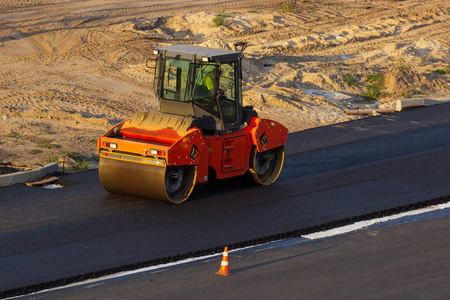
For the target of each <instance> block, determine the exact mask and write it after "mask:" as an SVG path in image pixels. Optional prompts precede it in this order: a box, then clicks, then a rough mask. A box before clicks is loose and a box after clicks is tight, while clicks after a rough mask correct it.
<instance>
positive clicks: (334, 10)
mask: <svg viewBox="0 0 450 300" xmlns="http://www.w3.org/2000/svg"><path fill="white" fill-rule="evenodd" d="M56 2H57V1H51V0H47V1H44V0H42V1H39V0H36V1H29V2H27V3H26V4H21V5H18V4H17V3H18V1H15V0H6V2H5V4H2V7H1V8H0V25H1V26H0V57H1V58H2V64H1V66H0V81H1V82H2V86H1V88H0V155H1V156H0V161H1V162H8V161H13V162H20V163H28V164H33V163H44V162H45V161H49V160H52V159H55V158H56V157H58V156H60V155H62V153H64V152H73V153H76V154H77V155H79V156H82V157H85V158H88V159H93V160H95V157H96V156H95V140H96V139H97V137H98V136H100V135H101V133H102V132H104V131H105V130H106V129H107V128H108V127H110V126H111V124H114V123H116V122H118V121H120V120H122V119H124V118H127V117H129V116H131V115H132V113H133V112H134V111H136V110H157V109H158V103H157V101H156V99H155V98H154V95H153V93H152V89H151V82H152V80H153V78H152V74H151V70H150V69H147V68H146V67H145V59H146V58H147V57H149V56H150V50H151V48H152V47H154V46H157V45H164V44H173V43H188V44H198V45H206V46H209V47H219V48H224V49H235V47H234V43H236V42H241V41H246V42H248V43H249V44H248V45H249V46H248V47H247V49H246V50H245V60H244V63H243V65H244V101H245V103H246V104H249V105H253V106H254V107H255V109H256V110H257V111H258V113H259V114H260V116H262V117H270V118H273V119H275V120H278V121H280V122H282V123H284V124H285V125H286V126H287V127H288V128H289V130H290V131H298V130H304V129H308V128H312V127H316V126H323V125H328V124H333V123H337V122H343V121H346V120H349V117H348V116H346V115H344V114H343V109H344V108H345V107H346V105H347V104H349V103H351V104H353V105H360V106H370V107H372V108H377V107H392V106H393V105H394V100H396V99H397V98H407V97H414V96H421V97H426V98H430V99H449V97H450V96H449V95H450V92H449V90H450V84H449V82H450V80H449V78H450V75H449V74H440V73H436V72H431V71H430V70H436V69H441V70H448V69H450V66H449V63H450V53H449V46H450V39H449V28H450V19H449V15H450V14H449V13H450V3H448V1H432V2H431V1H429V2H427V3H424V2H423V1H419V0H407V1H365V2H364V4H361V3H360V1H350V0H348V1H344V0H341V1H334V2H321V1H302V2H298V4H297V11H296V12H291V13H288V12H284V11H282V10H280V9H278V8H277V5H276V2H277V1H266V2H264V5H263V4H261V3H259V2H258V3H256V2H255V1H235V2H236V4H235V5H233V4H224V7H225V13H226V14H227V17H226V18H225V21H224V23H223V25H222V26H219V27H214V26H213V22H212V19H213V18H214V17H216V16H217V14H218V13H219V12H220V8H221V7H222V6H223V5H222V4H221V3H220V2H221V1H217V3H216V2H215V3H211V1H198V2H195V3H194V2H189V5H187V4H183V3H181V4H166V5H162V4H157V1H147V5H143V4H142V3H141V2H140V1H123V2H122V1H112V0H110V1H108V0H98V1H95V0H92V1H81V2H78V1H74V3H64V4H57V3H56ZM380 78H382V79H383V80H382V81H379V80H380ZM373 80H378V81H373ZM375 85H377V86H378V87H379V88H380V89H378V90H375V92H376V91H378V93H379V94H378V96H380V97H377V98H379V99H376V100H370V101H368V100H367V99H365V98H363V97H362V96H361V94H363V93H367V91H368V90H369V89H370V88H371V86H375ZM381 95H382V96H383V98H381Z"/></svg>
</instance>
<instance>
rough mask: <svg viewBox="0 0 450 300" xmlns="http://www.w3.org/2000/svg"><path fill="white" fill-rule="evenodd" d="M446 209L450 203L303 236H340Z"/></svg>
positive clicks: (308, 237) (309, 237)
mask: <svg viewBox="0 0 450 300" xmlns="http://www.w3.org/2000/svg"><path fill="white" fill-rule="evenodd" d="M446 208H450V202H447V203H443V204H439V205H433V206H429V207H425V208H421V209H417V210H412V211H408V212H404V213H400V214H396V215H392V216H388V217H383V218H377V219H373V220H367V221H360V222H356V223H353V224H350V225H346V226H342V227H338V228H333V229H330V230H326V231H320V232H315V233H311V234H307V235H303V236H302V237H304V238H306V239H310V240H315V239H321V238H325V237H331V236H335V235H340V234H344V233H348V232H351V231H355V230H359V229H362V228H366V227H369V226H371V225H375V224H379V223H384V222H387V221H392V220H397V219H400V218H403V217H409V216H415V215H420V214H423V213H427V212H431V211H435V210H439V209H446Z"/></svg>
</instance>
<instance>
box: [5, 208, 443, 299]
mask: <svg viewBox="0 0 450 300" xmlns="http://www.w3.org/2000/svg"><path fill="white" fill-rule="evenodd" d="M447 208H450V202H447V203H444V204H439V205H433V206H430V207H426V208H422V209H417V210H413V211H408V212H404V213H400V214H396V215H391V216H388V217H383V218H377V219H373V220H368V221H361V222H356V223H354V224H350V225H346V226H342V227H338V228H335V229H331V230H326V231H321V232H315V233H311V234H307V235H304V236H302V237H297V238H291V239H285V240H278V241H272V242H268V243H264V244H259V245H253V246H248V247H244V248H239V249H233V250H229V251H228V252H229V253H233V252H237V251H243V250H247V249H252V248H259V249H256V250H254V252H256V251H262V250H266V249H270V248H272V246H274V247H276V246H275V244H277V243H278V244H280V243H286V242H288V243H289V241H291V242H293V243H294V244H295V243H298V242H299V241H300V242H304V241H305V239H306V241H307V240H315V239H320V238H326V237H331V236H335V235H340V234H345V233H348V232H352V231H356V230H359V229H362V228H366V227H369V226H371V225H375V224H380V223H384V222H388V221H392V220H397V219H400V218H404V217H409V216H415V215H420V214H424V213H428V212H433V211H437V210H442V209H447ZM269 244H272V245H271V246H270V247H267V246H268V245H269ZM261 247H267V248H262V249H261ZM222 254H223V252H220V253H215V254H210V255H205V256H201V257H194V258H188V259H183V260H180V261H177V262H172V263H167V264H162V265H157V266H151V267H146V268H141V269H136V270H133V271H126V272H119V273H116V274H111V275H108V276H104V277H99V278H95V279H89V280H85V281H81V282H76V283H72V284H69V285H65V286H60V287H55V288H51V289H47V290H42V291H39V292H36V293H31V294H28V295H21V296H17V297H13V298H7V299H16V298H20V297H25V296H39V294H43V293H48V292H53V291H57V290H62V289H69V288H73V287H77V286H82V285H87V286H86V287H85V288H84V289H88V288H91V287H94V286H97V285H100V284H103V283H105V282H106V281H109V280H112V279H117V278H125V277H127V276H131V275H136V274H140V273H146V272H150V271H153V272H150V273H158V272H163V271H167V270H168V269H169V268H170V267H173V266H178V265H183V264H187V263H191V262H194V261H199V260H201V261H203V262H209V261H212V260H214V259H212V258H214V257H218V256H222ZM89 284H92V285H89Z"/></svg>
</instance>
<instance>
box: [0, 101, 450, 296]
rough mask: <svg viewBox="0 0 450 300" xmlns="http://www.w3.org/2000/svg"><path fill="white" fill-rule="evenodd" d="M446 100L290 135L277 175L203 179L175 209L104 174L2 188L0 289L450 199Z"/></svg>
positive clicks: (449, 125) (449, 110)
mask: <svg viewBox="0 0 450 300" xmlns="http://www.w3.org/2000/svg"><path fill="white" fill-rule="evenodd" d="M449 135H450V105H449V104H442V105H439V106H434V107H428V108H422V109H416V110H412V111H407V112H402V113H398V114H393V115H386V116H381V117H377V118H369V119H363V120H358V121H354V122H348V123H344V124H338V125H334V126H327V127H322V128H317V129H314V130H307V131H303V132H298V133H295V134H291V135H290V136H289V140H288V147H287V153H288V154H289V155H288V156H287V157H286V162H285V167H284V169H283V172H282V175H281V176H280V178H279V181H278V182H277V183H276V184H274V185H272V186H270V187H257V186H254V185H253V184H252V183H251V182H250V181H247V180H245V179H243V178H235V179H231V180H224V181H215V182H210V183H207V184H203V185H199V186H197V187H196V188H195V190H194V193H193V195H192V197H191V198H190V199H189V201H187V202H186V203H184V204H182V205H178V206H174V205H170V204H168V203H160V202H154V201H148V200H144V199H139V198H134V197H125V196H120V195H110V194H108V193H106V192H105V191H104V190H103V189H102V188H101V186H100V184H99V181H98V177H97V171H95V170H93V171H89V172H84V173H79V174H74V175H69V176H64V177H63V179H65V180H68V181H71V182H73V185H70V186H67V187H65V188H62V189H58V190H46V189H42V188H36V187H25V186H23V185H15V186H9V187H2V188H0V197H1V199H0V205H1V207H2V209H1V211H0V233H1V235H0V278H1V280H0V291H5V290H10V289H14V288H19V287H23V286H28V285H33V284H38V283H42V282H47V281H52V280H57V279H60V278H67V277H70V276H75V275H79V274H86V273H89V272H94V271H100V270H107V269H111V268H114V267H120V266H124V265H130V264H135V263H140V262H145V261H150V260H154V259H158V258H165V257H168V256H175V255H178V254H183V253H190V252H195V251H200V250H203V249H210V248H214V247H222V246H225V245H229V244H233V243H238V242H243V241H248V240H252V239H255V238H260V237H264V236H269V235H273V234H278V233H283V232H287V231H291V230H296V229H301V228H306V227H311V226H315V225H319V224H324V223H327V222H332V221H337V220H342V219H345V218H350V217H354V216H360V215H362V214H367V213H370V212H374V211H379V210H385V209H389V208H394V207H398V206H402V205H406V204H410V203H417V202H420V201H425V200H428V199H432V198H435V197H438V196H444V195H450V186H449V185H448V182H449V180H450V171H449V170H450V160H449V159H448V153H449V150H450V139H449Z"/></svg>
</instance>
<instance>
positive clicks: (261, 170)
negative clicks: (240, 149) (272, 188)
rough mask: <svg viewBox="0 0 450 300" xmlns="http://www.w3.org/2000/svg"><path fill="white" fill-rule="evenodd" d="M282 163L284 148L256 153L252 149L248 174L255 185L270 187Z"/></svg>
mask: <svg viewBox="0 0 450 300" xmlns="http://www.w3.org/2000/svg"><path fill="white" fill-rule="evenodd" d="M283 162H284V146H280V147H277V148H274V149H270V150H267V151H264V152H258V150H257V149H256V147H254V148H253V149H252V155H251V159H250V172H251V173H252V176H253V179H254V180H255V181H256V183H258V184H261V185H270V184H272V183H274V182H275V180H277V178H278V175H280V172H281V168H282V167H283Z"/></svg>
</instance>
